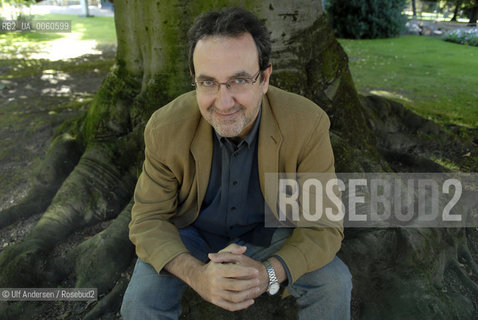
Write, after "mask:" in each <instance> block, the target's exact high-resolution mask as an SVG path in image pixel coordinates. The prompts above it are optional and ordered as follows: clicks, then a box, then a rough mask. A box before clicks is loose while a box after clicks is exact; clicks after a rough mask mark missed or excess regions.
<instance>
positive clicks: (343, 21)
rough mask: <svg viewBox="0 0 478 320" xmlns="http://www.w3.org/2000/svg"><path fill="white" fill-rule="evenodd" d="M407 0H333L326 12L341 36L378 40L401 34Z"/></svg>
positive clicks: (336, 31) (330, 1)
mask: <svg viewBox="0 0 478 320" xmlns="http://www.w3.org/2000/svg"><path fill="white" fill-rule="evenodd" d="M405 4H406V0H329V1H328V3H327V4H326V11H327V13H328V16H329V20H330V23H331V25H332V28H333V29H334V31H335V34H336V36H337V37H339V38H351V39H374V38H390V37H395V36H398V35H400V32H401V31H402V29H403V28H404V26H405V22H406V18H405V16H403V15H402V11H403V9H404V8H405Z"/></svg>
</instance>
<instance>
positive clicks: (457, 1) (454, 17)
mask: <svg viewBox="0 0 478 320" xmlns="http://www.w3.org/2000/svg"><path fill="white" fill-rule="evenodd" d="M461 3H462V0H456V2H455V10H453V17H452V18H451V20H450V21H456V19H457V18H458V9H460V6H461Z"/></svg>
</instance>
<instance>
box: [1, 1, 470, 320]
mask: <svg viewBox="0 0 478 320" xmlns="http://www.w3.org/2000/svg"><path fill="white" fill-rule="evenodd" d="M224 5H228V6H230V5H240V6H243V7H246V8H248V9H250V10H251V11H252V12H254V13H256V14H257V15H258V16H259V17H261V18H262V19H263V20H264V21H265V24H266V25H267V27H268V28H269V30H271V32H272V33H271V38H272V43H273V58H272V63H273V67H274V72H273V76H272V79H271V81H272V84H274V85H276V86H279V87H281V88H283V89H286V90H290V91H293V92H296V93H299V94H302V95H304V96H306V97H308V98H310V99H312V100H313V101H315V102H316V103H317V104H319V105H320V106H321V107H322V108H324V109H325V110H326V111H327V113H328V114H329V116H330V118H331V122H332V143H333V147H334V152H335V156H336V168H337V171H338V172H379V171H391V170H393V169H397V168H404V167H405V169H406V170H427V168H430V164H431V161H430V160H427V157H428V156H429V155H430V154H432V153H433V154H435V155H436V154H440V152H445V150H446V152H448V155H449V154H452V155H456V156H455V157H451V161H455V163H456V165H457V166H458V167H459V168H460V169H461V170H468V171H476V169H477V168H478V167H477V161H476V160H477V158H476V155H474V154H473V155H472V156H471V157H467V158H466V159H463V157H461V155H462V154H464V153H463V152H464V150H465V151H466V150H467V149H466V148H468V146H466V145H464V144H462V143H461V142H460V141H458V140H456V138H455V137H454V136H452V135H451V134H449V133H446V132H444V131H442V130H441V129H440V128H438V127H437V126H435V125H434V124H433V123H430V122H429V121H427V120H424V119H421V118H419V117H418V116H416V115H414V114H412V113H411V112H408V111H406V110H404V109H403V107H402V106H401V105H399V104H397V103H393V102H390V101H387V100H384V99H380V98H376V97H359V95H358V94H357V92H356V90H355V88H354V84H353V81H352V78H351V74H350V72H349V69H348V58H347V56H346V54H345V52H344V51H343V49H342V48H341V46H340V45H339V43H338V42H337V40H336V39H335V37H334V35H333V33H332V31H331V29H330V27H329V25H328V23H327V19H326V17H325V15H324V14H323V10H322V7H321V1H320V0H317V1H311V0H307V1H306V0H300V1H269V2H264V1H259V0H255V1H211V2H208V1H193V2H190V1H180V0H175V1H173V0H171V1H139V0H137V1H126V0H123V1H115V22H116V29H117V36H118V49H117V50H118V51H117V57H116V66H115V67H114V68H113V69H112V71H111V72H110V74H109V75H108V77H107V78H106V79H105V81H104V83H103V84H102V86H101V88H100V90H99V92H98V94H97V96H96V98H95V100H94V102H93V103H92V105H91V106H90V108H89V110H88V113H87V115H86V116H85V117H82V118H81V119H79V120H78V121H77V122H75V123H74V124H72V125H71V126H69V127H66V128H67V129H65V132H64V133H63V134H62V135H60V136H59V137H58V138H57V140H55V141H56V143H55V145H54V146H52V148H51V150H50V151H49V153H48V156H47V158H46V159H45V162H44V165H43V168H46V169H48V170H50V171H52V173H51V174H48V175H44V176H41V177H40V178H42V179H39V181H41V184H40V187H41V185H47V186H53V187H52V188H53V189H55V190H53V192H52V190H49V192H48V193H45V197H43V198H42V197H39V196H38V195H37V194H36V196H32V197H30V198H28V197H27V198H26V200H25V202H24V203H21V204H18V206H13V207H11V208H7V209H6V210H5V211H3V212H0V221H2V219H3V218H2V217H8V219H9V220H8V223H5V224H4V225H7V224H11V223H13V222H14V221H15V219H18V218H19V217H23V218H24V217H27V216H28V215H29V213H31V210H29V209H28V208H31V207H32V204H34V202H35V201H38V199H39V198H41V199H42V208H46V210H45V212H44V214H43V216H42V218H41V219H40V221H39V222H38V224H37V225H36V226H35V227H34V228H33V230H32V231H31V233H30V234H29V236H28V237H27V238H26V239H25V240H24V241H23V242H22V243H20V244H17V245H14V246H11V247H8V248H7V249H5V250H4V251H3V252H1V255H0V287H36V286H38V287H49V286H52V287H56V286H58V285H59V284H61V285H63V286H77V287H96V288H98V291H99V294H100V297H101V299H100V301H99V302H98V303H96V304H92V305H85V304H78V303H77V304H73V303H72V304H71V305H73V307H72V309H73V310H76V313H75V314H77V315H78V317H84V318H88V319H96V318H99V317H100V316H102V315H103V316H105V315H109V316H114V315H115V314H116V313H117V312H118V308H119V305H120V303H121V296H122V294H123V292H124V290H125V287H126V285H127V279H128V277H129V274H130V272H131V268H132V265H133V264H134V259H135V258H134V248H133V246H132V244H131V243H130V242H129V241H128V231H127V224H128V221H129V218H130V216H129V215H130V209H131V198H132V194H133V189H134V185H135V181H136V177H137V175H138V172H139V171H140V170H141V162H142V159H143V153H142V152H143V147H144V146H143V142H142V141H143V139H142V132H143V129H144V125H145V123H146V121H147V120H148V118H149V116H150V115H151V113H152V112H153V111H154V110H156V109H157V108H160V107H161V106H162V105H164V104H165V103H167V102H168V101H170V100H171V99H173V98H174V97H176V96H177V95H179V94H181V93H183V92H185V91H187V90H190V89H191V86H190V78H189V71H188V68H187V65H188V64H187V41H186V31H187V29H188V27H189V26H190V25H191V23H192V21H193V18H194V17H196V16H197V15H198V14H199V13H201V12H203V11H205V10H209V9H213V8H219V7H222V6H224ZM391 126H392V127H391ZM423 136H426V137H427V139H426V140H421V139H419V138H418V137H423ZM62 146H64V147H62ZM64 148H69V149H68V150H70V151H69V152H64V150H66V149H64ZM74 154H78V155H81V156H76V157H75V156H73V155H74ZM73 158H74V159H73ZM448 158H450V156H448ZM66 159H70V162H68V163H67V165H65V166H64V167H62V168H63V169H62V170H63V171H61V172H60V173H58V174H57V173H56V171H55V170H54V168H55V167H57V165H55V164H58V163H64V162H63V161H64V160H66ZM71 159H72V160H71ZM52 168H53V169H52ZM46 169H45V170H46ZM59 169H60V168H59ZM50 171H48V172H50ZM50 189H51V188H50ZM39 190H41V188H36V189H35V188H34V192H36V193H38V192H40V191H39ZM98 230H102V231H101V232H98ZM78 233H79V234H80V235H81V237H80V236H78ZM476 237H477V232H476V231H475V230H465V229H456V230H452V231H450V230H438V229H435V230H420V229H412V230H407V229H393V230H392V229H388V230H387V229H385V230H378V229H376V230H346V240H345V242H344V244H343V248H342V251H341V252H340V254H339V255H340V256H341V257H342V258H343V259H344V260H345V261H346V263H347V264H348V265H349V267H350V269H351V271H352V274H353V276H354V302H355V303H354V313H353V315H354V318H359V317H360V318H362V319H451V318H457V317H458V318H462V319H465V318H466V317H468V316H469V317H471V312H472V311H473V304H472V303H471V301H470V300H469V292H472V293H473V294H472V296H473V297H475V296H476V293H477V292H478V289H477V286H476V285H475V284H474V282H473V281H471V280H470V276H468V275H467V274H466V273H465V271H464V270H463V268H462V267H461V265H460V264H459V262H458V258H459V257H462V258H463V259H465V260H464V261H465V262H464V263H465V265H466V266H467V267H468V268H469V269H470V270H472V271H473V275H472V277H474V276H477V275H478V274H476V272H477V271H478V268H477V267H476V264H475V262H474V259H473V255H474V254H476V253H477V252H476V251H470V247H469V246H468V243H469V241H474V240H475V239H476ZM85 238H86V240H85ZM64 243H68V244H69V245H68V246H66V247H65V246H63V244H64ZM64 248H67V249H64ZM471 249H472V250H476V248H475V247H471ZM32 266H33V267H32ZM450 283H452V284H454V283H463V285H465V286H467V288H469V291H466V292H460V291H457V290H458V289H456V290H455V288H456V287H454V286H452V285H449V284H450ZM185 297H186V298H187V299H192V300H193V302H191V300H188V301H186V300H185V301H184V306H185V308H184V310H185V315H184V316H183V317H184V319H205V318H216V319H226V318H230V314H229V313H227V312H225V311H222V310H219V309H217V308H215V307H212V306H211V305H209V304H207V303H205V302H202V301H201V300H200V299H199V298H198V297H197V296H196V295H195V294H194V293H192V292H187V293H186V296H185ZM259 302H260V303H256V304H255V305H254V306H253V307H252V308H251V309H248V310H246V311H243V312H241V313H239V314H240V315H243V318H248V319H265V318H270V319H290V317H291V314H293V313H294V312H293V311H294V304H293V301H291V300H290V299H289V300H286V303H283V304H282V306H281V309H277V306H278V305H281V302H280V300H278V298H275V299H273V300H272V302H271V300H268V299H266V298H265V297H264V298H261V299H259ZM43 306H44V305H32V304H20V303H15V304H8V305H7V304H2V305H0V314H5V315H9V316H10V318H15V317H18V316H19V315H20V314H23V315H25V314H26V313H27V312H31V313H38V312H42V308H44V307H43Z"/></svg>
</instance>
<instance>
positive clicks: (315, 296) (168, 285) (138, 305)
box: [121, 227, 352, 320]
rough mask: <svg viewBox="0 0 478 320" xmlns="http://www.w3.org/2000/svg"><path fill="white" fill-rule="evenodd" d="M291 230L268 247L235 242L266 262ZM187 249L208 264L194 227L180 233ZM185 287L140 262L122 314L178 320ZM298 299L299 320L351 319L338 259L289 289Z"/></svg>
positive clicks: (345, 274)
mask: <svg viewBox="0 0 478 320" xmlns="http://www.w3.org/2000/svg"><path fill="white" fill-rule="evenodd" d="M291 232H292V231H291V230H290V229H277V231H276V232H274V235H273V237H272V241H271V245H270V246H269V247H267V248H264V247H258V246H254V245H251V244H248V243H246V244H245V243H242V242H240V241H234V242H236V243H238V244H240V245H245V246H247V251H246V253H245V254H246V255H247V256H249V257H251V258H252V259H255V260H258V261H264V260H266V259H267V258H269V257H270V256H271V255H273V254H274V253H275V252H277V251H278V250H279V249H280V247H281V246H282V244H283V243H284V241H285V240H286V239H287V238H288V237H289V235H290V233H291ZM179 233H180V235H181V239H182V241H183V243H184V245H185V246H186V248H187V249H188V250H189V251H190V252H191V254H192V255H193V256H195V257H196V258H197V259H199V260H201V261H203V262H206V261H207V259H208V258H207V254H208V253H209V252H211V250H210V249H209V247H208V245H207V244H206V242H205V241H204V240H203V239H202V238H201V236H200V235H199V234H198V232H197V231H196V230H195V229H194V228H193V227H188V228H185V229H181V230H179ZM185 288H186V284H185V283H184V282H183V281H182V280H180V279H178V278H176V277H175V276H173V275H170V274H167V272H165V273H164V274H163V272H161V273H160V274H158V273H157V272H156V270H154V268H153V267H152V266H151V265H150V264H148V263H145V262H143V261H141V259H138V260H137V262H136V266H135V268H134V272H133V276H132V277H131V280H130V283H129V285H128V288H127V289H126V292H125V295H124V298H123V304H122V306H121V315H122V317H123V319H125V320H131V319H164V320H166V319H174V320H176V319H178V318H179V316H180V314H181V298H182V295H183V292H184V289H185ZM287 289H288V290H289V292H290V293H291V294H292V295H293V296H294V297H295V298H296V300H297V305H298V309H299V319H301V320H309V319H324V320H325V319H327V320H329V319H330V320H332V319H334V320H339V319H340V320H342V319H344V320H345V319H350V299H351V291H352V276H351V275H350V272H349V270H348V268H347V266H346V265H345V264H344V263H343V262H342V260H340V259H339V258H338V257H335V258H334V259H333V260H332V261H331V262H330V263H329V264H327V265H325V266H324V267H322V268H320V269H318V270H315V271H313V272H310V273H307V274H304V275H303V276H302V277H300V278H299V279H297V281H296V282H295V283H294V284H292V285H289V286H288V287H287Z"/></svg>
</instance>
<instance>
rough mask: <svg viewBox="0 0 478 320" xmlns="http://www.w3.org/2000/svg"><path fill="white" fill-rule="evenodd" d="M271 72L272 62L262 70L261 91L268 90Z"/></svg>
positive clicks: (265, 91) (264, 92)
mask: <svg viewBox="0 0 478 320" xmlns="http://www.w3.org/2000/svg"><path fill="white" fill-rule="evenodd" d="M271 73H272V64H269V66H268V67H267V68H266V69H264V70H263V71H262V77H263V79H262V93H263V94H266V93H267V90H269V79H270V78H271Z"/></svg>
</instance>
